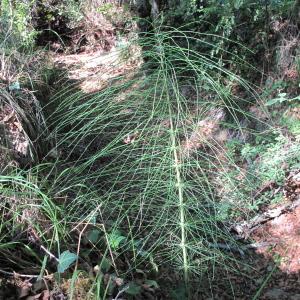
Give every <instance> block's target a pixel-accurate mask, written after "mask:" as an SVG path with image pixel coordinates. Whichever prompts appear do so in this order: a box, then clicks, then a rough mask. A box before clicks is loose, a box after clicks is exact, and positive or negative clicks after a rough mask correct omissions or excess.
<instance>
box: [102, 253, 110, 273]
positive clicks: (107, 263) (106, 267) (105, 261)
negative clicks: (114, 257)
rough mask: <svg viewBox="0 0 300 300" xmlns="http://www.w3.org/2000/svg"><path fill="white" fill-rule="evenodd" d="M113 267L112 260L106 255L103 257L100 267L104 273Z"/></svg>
mask: <svg viewBox="0 0 300 300" xmlns="http://www.w3.org/2000/svg"><path fill="white" fill-rule="evenodd" d="M110 268H111V262H110V260H109V259H107V258H106V257H103V258H102V260H101V263H100V269H101V271H102V272H103V273H107V272H108V271H109V269H110Z"/></svg>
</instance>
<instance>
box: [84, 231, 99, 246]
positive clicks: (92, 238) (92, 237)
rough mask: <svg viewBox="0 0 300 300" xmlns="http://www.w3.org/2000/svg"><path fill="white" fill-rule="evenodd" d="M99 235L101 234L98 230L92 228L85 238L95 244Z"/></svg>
mask: <svg viewBox="0 0 300 300" xmlns="http://www.w3.org/2000/svg"><path fill="white" fill-rule="evenodd" d="M100 235H101V231H100V230H98V229H93V230H91V231H90V232H89V233H88V235H87V238H88V239H89V241H90V242H92V243H93V244H96V243H97V242H98V241H99V239H100Z"/></svg>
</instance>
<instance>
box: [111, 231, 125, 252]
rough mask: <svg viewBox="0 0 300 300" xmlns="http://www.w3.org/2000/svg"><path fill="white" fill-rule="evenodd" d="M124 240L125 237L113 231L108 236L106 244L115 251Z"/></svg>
mask: <svg viewBox="0 0 300 300" xmlns="http://www.w3.org/2000/svg"><path fill="white" fill-rule="evenodd" d="M124 240H126V237H125V236H123V235H122V234H121V233H120V231H118V230H115V231H113V232H112V233H110V234H108V242H109V245H110V247H111V248H112V249H114V250H117V249H118V248H119V247H120V244H121V243H122V242H123V241H124Z"/></svg>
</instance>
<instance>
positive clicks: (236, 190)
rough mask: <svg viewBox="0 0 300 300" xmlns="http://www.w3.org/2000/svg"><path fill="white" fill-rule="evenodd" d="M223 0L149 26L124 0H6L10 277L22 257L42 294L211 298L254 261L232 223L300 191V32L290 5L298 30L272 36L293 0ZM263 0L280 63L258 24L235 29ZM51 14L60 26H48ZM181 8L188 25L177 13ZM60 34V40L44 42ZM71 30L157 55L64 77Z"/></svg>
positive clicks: (3, 247)
mask: <svg viewBox="0 0 300 300" xmlns="http://www.w3.org/2000/svg"><path fill="white" fill-rule="evenodd" d="M216 2H217V1H210V5H207V6H206V7H198V8H197V5H198V4H193V5H192V4H191V7H187V6H186V7H185V9H184V10H180V9H179V10H175V11H172V12H170V11H169V13H166V12H165V13H162V14H161V15H160V16H159V17H157V18H155V20H152V21H149V20H145V19H144V20H142V21H143V22H144V24H147V26H146V27H147V29H148V31H147V32H141V31H140V32H139V34H133V33H132V32H131V31H133V30H137V29H136V26H135V21H134V20H133V19H132V18H131V15H130V14H131V12H130V11H129V8H130V5H127V4H126V3H125V8H124V12H123V14H122V8H121V7H120V6H118V5H116V3H105V4H103V3H102V2H101V3H100V2H98V1H95V3H94V2H93V1H88V3H86V4H88V5H87V6H86V8H84V6H83V4H84V3H85V2H84V1H79V2H77V1H71V2H67V1H66V2H65V1H63V2H62V3H61V5H60V6H59V7H55V4H56V2H55V1H49V3H48V2H47V1H45V2H43V3H42V4H38V2H36V1H31V2H30V4H24V3H23V2H22V1H16V3H12V2H11V1H6V0H2V2H1V4H2V6H1V16H2V17H1V24H3V28H7V29H5V30H6V31H5V30H3V29H2V28H1V29H0V35H1V41H0V42H1V46H3V47H2V49H1V50H0V54H1V61H0V63H1V73H0V80H1V82H0V100H1V102H0V104H1V107H0V122H1V123H0V141H1V144H0V147H1V148H0V150H1V152H0V170H1V174H0V191H1V196H0V200H1V204H0V212H1V220H0V232H1V233H0V263H1V268H0V274H2V275H3V276H4V278H6V279H5V280H0V283H1V285H5V284H7V282H8V283H9V284H12V283H11V281H9V280H8V281H7V278H10V277H13V278H17V277H16V275H15V273H14V272H16V273H17V274H19V275H22V276H23V277H24V278H29V279H33V278H34V279H35V283H34V284H36V282H38V281H40V279H43V280H44V283H45V282H46V283H45V286H46V287H44V288H40V289H41V290H42V291H43V292H41V295H42V296H45V293H46V292H45V291H46V290H47V291H48V292H49V291H52V292H51V293H52V294H51V297H53V299H59V298H55V297H61V296H62V295H67V297H68V299H121V298H120V297H126V298H125V299H148V298H149V299H150V296H151V297H152V295H155V294H157V295H159V296H161V298H162V299H169V298H174V299H201V297H203V293H204V291H205V295H214V292H215V291H214V289H215V282H216V281H217V280H220V278H221V277H222V276H223V274H234V272H240V267H241V266H243V267H244V268H248V266H247V263H244V262H243V261H241V259H240V258H241V257H243V255H244V254H243V251H242V250H240V249H241V243H240V242H239V241H238V240H237V238H236V236H235V235H234V234H233V232H232V226H233V224H235V223H236V222H238V221H241V220H243V221H248V220H250V219H251V218H253V217H254V216H255V215H256V214H257V213H258V212H260V211H262V210H263V209H265V208H266V207H267V206H269V205H276V204H277V203H280V202H283V201H284V200H286V199H289V200H291V199H292V200H294V198H293V197H296V196H295V192H294V191H290V189H288V186H287V182H288V178H289V177H288V176H289V174H292V173H293V172H298V170H299V165H300V159H299V154H298V153H299V150H300V144H299V141H300V129H299V128H300V121H299V109H298V103H299V95H298V92H299V87H298V86H297V84H296V83H295V79H296V78H298V76H299V74H298V73H297V72H298V69H299V66H297V63H299V57H298V53H299V52H297V51H299V49H298V47H299V42H298V41H294V42H293V43H292V41H293V39H294V38H296V36H298V32H297V31H296V30H294V27H295V26H296V23H295V21H294V19H293V18H292V17H291V18H290V23H289V24H285V23H284V22H282V23H280V24H283V25H282V27H281V28H280V29H278V28H277V29H274V31H275V32H277V33H280V34H282V32H283V31H284V30H283V29H284V28H285V29H286V32H288V38H286V37H287V36H284V37H285V38H284V37H283V36H282V35H280V37H279V38H278V39H277V40H276V39H275V38H273V37H272V39H271V40H268V38H267V37H266V36H265V35H268V34H270V31H271V29H270V27H269V25H270V22H271V21H272V22H273V21H274V22H275V21H276V16H277V14H279V11H281V10H282V11H283V13H282V16H286V15H288V12H290V10H289V9H290V7H291V5H290V3H288V2H286V1H283V2H284V3H281V4H280V5H282V6H280V7H281V8H277V9H275V6H274V4H273V2H272V3H271V4H270V5H269V4H268V5H267V6H266V7H265V8H264V9H263V10H260V9H258V8H255V7H254V6H253V5H252V4H251V3H250V4H249V2H248V1H234V3H235V4H234V5H233V4H232V3H231V2H230V4H229V3H226V4H223V6H222V7H221V8H222V9H221V8H220V6H216V7H215V8H214V7H213V5H212V4H216ZM290 2H292V1H290ZM93 5H94V6H93ZM153 5H154V4H153ZM192 6H193V7H192ZM87 7H89V8H91V7H93V8H95V10H92V11H91V12H90V13H91V15H89V17H87V14H88V9H87ZM225 8H228V10H226V9H225ZM225 10H226V13H225V12H224V11H225ZM273 10H275V13H273V19H272V17H271V16H270V15H272V11H273ZM183 11H184V14H183ZM251 11H254V12H255V14H254V15H251V18H254V21H253V22H252V25H253V26H254V27H262V32H259V33H261V34H262V35H263V37H257V36H255V41H256V42H258V43H259V46H261V47H265V48H264V51H262V50H261V49H259V51H258V52H256V53H264V54H266V53H267V52H268V51H269V50H270V45H268V44H267V43H265V42H266V41H267V40H268V41H271V42H272V43H276V42H278V44H279V45H280V46H279V47H278V49H276V50H275V51H274V52H272V55H271V56H270V57H268V60H267V65H268V68H270V65H271V60H272V59H275V60H276V59H277V62H278V64H277V68H276V67H275V68H274V70H272V71H269V73H268V74H265V73H264V72H265V71H266V68H265V66H264V67H263V68H259V61H255V57H254V55H253V53H254V52H255V51H256V50H257V49H255V51H254V50H253V49H249V46H251V44H249V43H248V42H247V41H248V40H249V39H251V38H252V37H253V35H255V32H254V30H249V36H248V35H247V36H244V31H243V30H242V29H235V26H236V23H238V24H239V26H240V27H239V28H241V26H243V24H244V23H243V20H244V19H243V18H244V17H245V16H246V15H247V13H248V12H251ZM39 14H40V15H41V16H42V17H43V18H41V20H40V23H39V22H38V21H36V20H35V21H34V16H36V15H39ZM97 14H99V16H98V17H97ZM114 14H118V16H117V17H116V18H115V17H114ZM227 14H228V15H227ZM266 14H268V19H267V20H265V22H263V21H262V20H263V19H264V16H266ZM124 16H125V17H124ZM151 16H152V18H154V15H153V11H152V15H151ZM84 18H87V19H89V20H88V21H86V24H89V26H92V24H93V22H94V21H93V20H97V22H98V23H97V22H96V23H95V24H96V25H95V24H94V26H95V27H92V28H88V27H89V26H87V25H86V24H85V23H82V22H84V21H83V20H84ZM186 19H188V20H189V21H195V20H194V19H196V22H190V23H187V22H186ZM199 19H200V20H202V21H203V22H202V23H201V22H198V21H199ZM214 19H216V20H217V21H216V22H215V23H217V26H216V27H215V29H214V30H212V27H211V26H212V25H213V24H214V21H213V20H214ZM271 19H272V20H271ZM47 20H48V21H49V22H50V23H49V24H52V25H53V24H54V23H55V26H57V27H53V28H48V29H45V28H44V26H45V24H47V22H48V21H47ZM178 20H181V21H182V20H185V23H184V26H177V27H173V25H177V24H176V22H178ZM46 21H47V22H46ZM138 23H141V20H140V19H139V20H138ZM37 24H39V26H40V27H39V26H38V25H37ZM62 24H63V25H62ZM65 24H68V25H65ZM166 24H172V26H169V25H166ZM262 24H263V25H262ZM272 24H273V25H274V23H272ZM280 24H279V25H280ZM104 25H105V26H104ZM275 25H276V24H275ZM275 25H274V26H275ZM279 25H278V24H277V25H276V26H277V27H278V26H279ZM53 26H54V25H53ZM61 26H62V27H61ZM64 26H67V27H64ZM101 26H102V27H103V28H102V27H101ZM140 26H141V25H140ZM50 27H51V26H50ZM104 27H105V28H104ZM279 27H280V26H279ZM283 27H284V28H283ZM54 29H57V30H58V31H59V30H62V31H61V32H59V33H57V32H56V31H55V30H54ZM195 29H196V30H195ZM200 29H201V30H200ZM47 30H48V33H49V32H51V34H50V35H49V34H48V35H46V38H45V39H44V35H43V32H45V31H47ZM64 30H65V32H64ZM76 30H77V31H78V32H79V34H78V32H77V34H78V35H75V38H74V36H71V37H70V35H71V33H72V34H74V32H75V31H76ZM200 32H201V33H200ZM264 34H265V35H264ZM64 35H65V36H64ZM54 36H55V43H56V42H57V41H59V42H60V43H61V44H59V45H58V46H57V47H56V46H55V45H54V44H55V43H54V42H53V43H52V44H50V45H45V43H46V42H48V39H49V37H50V38H53V37H54ZM128 36H130V40H129V41H128ZM72 38H73V40H74V41H75V42H74V44H72V43H69V45H68V46H69V49H68V51H69V53H73V54H74V53H75V54H78V53H81V51H87V52H88V51H95V49H96V50H99V49H100V50H99V51H100V52H101V53H103V52H105V51H109V50H112V49H114V47H116V48H117V49H118V50H120V53H119V56H118V59H119V60H120V61H119V62H120V64H121V61H122V63H123V62H124V61H125V62H126V61H127V62H131V60H132V59H133V57H134V53H131V51H136V52H138V53H139V54H140V55H141V56H142V57H141V58H140V59H141V60H143V63H141V64H139V65H138V66H136V65H135V67H134V68H135V69H134V70H131V73H130V74H128V73H126V72H125V73H124V74H123V75H120V76H116V77H114V78H113V79H112V80H109V82H108V83H107V84H106V85H105V86H104V88H102V89H100V91H97V92H93V93H86V92H84V91H82V90H80V88H79V86H78V85H77V83H75V84H74V83H71V82H68V81H67V80H65V79H63V78H62V79H61V78H56V77H58V76H61V75H59V73H57V72H56V70H55V69H51V68H52V66H51V64H49V58H48V56H47V55H46V52H45V51H46V50H45V49H46V48H49V49H52V50H53V49H54V51H55V52H60V53H61V52H63V51H65V50H66V46H67V44H64V42H65V41H69V42H70V39H71V40H72ZM36 40H39V43H38V44H42V45H43V46H44V47H45V48H44V49H40V48H36V44H35V41H36ZM124 41H126V42H124ZM287 41H290V43H289V48H288V47H286V48H285V50H286V51H285V50H284V49H283V48H282V47H283V45H286V44H285V42H287ZM291 43H292V44H291ZM71 44H72V45H71ZM74 45H75V46H74ZM95 45H96V46H95ZM48 46H49V47H48ZM54 46H55V47H54ZM94 46H95V47H94ZM287 48H288V49H287ZM267 50H268V51H267ZM260 51H262V52H260ZM241 53H242V55H241ZM283 53H285V55H283ZM287 53H288V54H291V57H290V58H288V59H285V57H286V55H287ZM274 57H275V58H274ZM45 61H46V63H45ZM116 61H117V60H116ZM116 65H117V63H116ZM116 65H114V66H110V67H111V68H114V67H116ZM278 70H280V71H281V72H282V73H283V75H282V76H279V75H278V74H275V73H276V71H278ZM272 72H274V73H272ZM116 73H117V72H116ZM274 74H275V75H274ZM101 75H102V76H103V78H104V79H105V75H106V74H101ZM101 75H100V76H99V78H100V79H101ZM241 75H246V76H245V77H247V79H248V80H245V79H244V78H245V77H244V78H243V77H242V76H241ZM259 77H261V79H260V80H261V81H266V83H264V84H265V85H264V84H263V85H261V86H260V87H258V84H259V83H258V81H259V80H258V78H259ZM104 79H101V80H102V81H104ZM249 79H251V80H252V82H250V81H249ZM60 80H62V81H60ZM50 82H52V83H53V82H55V84H54V85H53V86H51V87H49V86H48V85H49V84H50ZM62 82H63V84H62V85H63V86H60V84H61V83H62ZM54 88H55V92H53V89H54ZM34 89H38V90H39V91H38V92H36V93H34V92H32V90H34ZM262 90H263V91H262ZM49 94H50V95H49ZM36 96H38V97H40V98H41V99H39V100H40V101H38V100H37V98H36ZM220 274H222V275H220ZM22 276H20V278H23V277H22ZM228 281H229V282H228V285H229V286H230V287H229V290H230V293H231V296H232V297H233V298H234V295H235V287H234V283H232V282H231V280H230V279H229V280H228ZM13 284H14V285H17V284H16V282H13ZM34 284H33V285H34ZM47 284H50V285H51V286H47ZM9 292H10V293H12V291H11V289H9ZM1 293H3V292H2V289H0V296H2V294H1ZM22 293H24V294H23V296H22V297H23V298H24V297H27V296H28V295H29V292H28V291H26V292H25V291H24V288H22V287H21V292H19V295H16V297H19V298H22V297H21V296H20V294H21V295H22ZM43 293H44V294H43ZM49 293H50V292H49ZM5 295H6V294H5ZM5 295H4V297H5ZM24 295H25V296H24ZM149 295H150V296H149ZM6 297H9V295H7V296H6ZM45 297H46V296H45ZM49 297H50V294H49ZM193 297H194V298H193ZM204 297H206V296H204ZM0 298H1V297H0ZM7 299H9V298H7ZM43 299H44V298H43ZM46 299H48V298H46ZM49 299H50V298H49ZM51 299H52V298H51ZM203 299H204V298H203Z"/></svg>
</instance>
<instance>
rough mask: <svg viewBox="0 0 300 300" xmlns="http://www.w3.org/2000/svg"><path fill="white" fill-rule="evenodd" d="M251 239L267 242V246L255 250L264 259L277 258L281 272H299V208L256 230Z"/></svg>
mask: <svg viewBox="0 0 300 300" xmlns="http://www.w3.org/2000/svg"><path fill="white" fill-rule="evenodd" d="M252 238H253V239H254V240H255V241H257V242H267V243H266V244H267V245H268V246H266V247H262V248H259V249H257V253H259V254H263V255H264V256H265V257H268V258H270V257H273V258H274V257H275V256H276V257H277V258H278V260H279V268H280V269H281V270H282V271H283V272H287V273H297V272H299V271H300V207H296V208H295V209H294V210H293V211H291V212H286V213H284V214H282V215H280V216H279V217H277V218H275V219H273V220H271V221H269V222H267V223H266V224H264V225H263V226H261V227H260V228H259V229H257V230H256V231H255V232H254V234H253V236H252Z"/></svg>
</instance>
